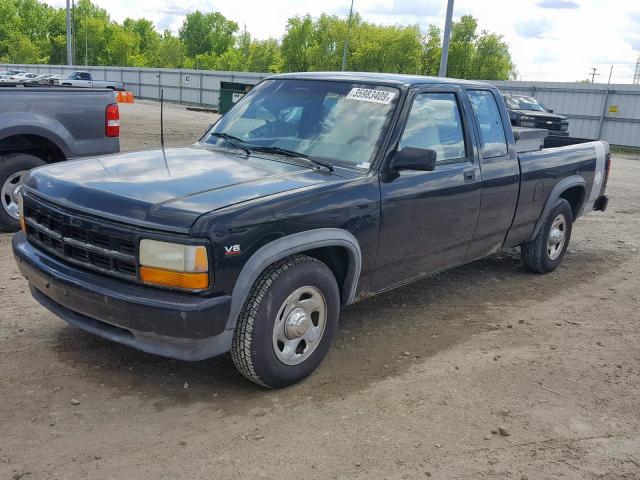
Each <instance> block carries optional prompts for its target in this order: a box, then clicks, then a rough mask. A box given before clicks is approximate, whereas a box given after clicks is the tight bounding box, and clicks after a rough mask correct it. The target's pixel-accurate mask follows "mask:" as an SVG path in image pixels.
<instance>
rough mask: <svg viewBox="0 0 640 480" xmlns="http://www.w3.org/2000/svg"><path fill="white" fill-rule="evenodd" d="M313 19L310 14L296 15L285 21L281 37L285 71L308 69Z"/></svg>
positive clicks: (304, 70) (303, 70)
mask: <svg viewBox="0 0 640 480" xmlns="http://www.w3.org/2000/svg"><path fill="white" fill-rule="evenodd" d="M312 35H313V19H312V18H311V15H305V16H304V17H300V16H296V17H292V18H290V19H289V20H288V21H287V27H286V32H285V34H284V37H283V38H282V46H281V52H282V61H283V69H284V71H286V72H306V71H307V70H309V58H308V49H309V47H310V46H311V44H312Z"/></svg>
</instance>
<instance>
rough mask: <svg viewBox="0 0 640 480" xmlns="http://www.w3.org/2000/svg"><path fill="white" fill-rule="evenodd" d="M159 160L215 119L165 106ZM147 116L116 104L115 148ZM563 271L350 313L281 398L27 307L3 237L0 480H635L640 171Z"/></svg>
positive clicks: (476, 279)
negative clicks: (167, 148) (164, 149)
mask: <svg viewBox="0 0 640 480" xmlns="http://www.w3.org/2000/svg"><path fill="white" fill-rule="evenodd" d="M165 113H166V117H165V121H166V123H165V127H166V130H165V132H167V144H168V145H172V144H188V143H190V142H191V141H193V140H195V139H196V138H197V137H198V134H199V133H200V132H201V131H202V130H203V129H204V127H205V126H206V124H207V123H209V122H210V121H211V120H212V119H213V118H214V116H213V115H211V114H196V113H192V112H186V111H185V110H184V109H183V108H181V107H175V106H170V107H168V108H167V110H166V112H165ZM157 119H158V108H157V106H155V105H154V104H151V103H143V102H139V103H137V104H135V105H133V106H129V105H123V107H122V126H123V129H122V130H123V136H122V146H123V150H131V149H140V148H152V147H154V146H156V145H157V143H158V134H157V131H158V129H157ZM638 160H639V159H637V158H633V157H625V158H623V157H616V158H615V159H614V167H613V174H612V177H611V179H610V186H609V190H608V193H609V195H610V196H611V203H610V205H609V211H608V212H607V213H606V214H600V213H594V214H590V215H589V216H587V217H586V218H583V219H581V220H580V221H579V222H578V223H577V224H576V226H575V229H574V232H573V238H572V242H571V246H570V251H569V254H568V255H567V257H566V258H565V261H564V263H563V264H562V265H561V267H560V268H558V270H556V271H555V272H553V273H551V274H548V275H544V276H542V275H533V274H530V273H528V272H526V271H525V270H524V269H523V268H522V266H521V265H520V262H519V258H518V255H517V252H506V253H501V254H499V255H495V256H493V257H491V258H488V259H485V260H481V261H478V262H475V263H473V264H470V265H467V266H464V267H460V268H456V269H454V270H451V271H449V272H446V273H443V274H440V275H437V276H435V277H432V278H429V279H426V280H423V281H420V282H418V283H415V284H413V285H410V286H407V287H404V288H400V289H397V290H395V291H392V292H389V293H386V294H383V295H380V296H378V297H375V298H373V299H370V300H366V301H364V302H361V303H359V304H357V305H354V306H352V307H350V308H348V309H346V311H345V312H344V313H343V315H342V319H341V328H340V330H339V332H338V335H337V338H336V340H335V344H334V346H333V348H332V350H331V352H330V354H329V356H328V358H327V359H326V361H325V362H324V363H323V364H322V366H321V367H320V369H319V370H318V372H316V373H315V374H314V375H312V376H311V377H310V378H309V379H308V380H307V381H305V382H303V383H301V384H299V385H296V386H294V387H291V388H288V389H285V390H280V391H265V390H262V389H260V388H258V387H256V386H255V385H253V384H251V383H249V382H247V381H245V380H244V379H243V378H242V377H241V376H239V375H238V374H237V373H236V372H235V370H234V367H233V364H232V362H231V359H230V357H229V356H223V357H220V358H214V359H211V360H208V361H203V362H197V363H185V362H178V361H172V360H167V359H163V358H160V357H156V356H153V355H148V354H145V353H141V352H137V351H135V350H132V349H129V348H127V347H124V346H120V345H117V344H114V343H110V342H108V341H106V340H102V339H100V338H97V337H94V336H92V335H89V334H86V333H84V332H82V331H80V330H77V329H75V328H72V327H70V326H67V325H66V324H65V323H64V322H62V321H61V320H59V319H57V318H56V317H55V316H53V315H52V314H50V313H47V311H45V310H44V309H43V308H41V307H40V306H38V305H37V304H36V302H35V301H33V300H32V299H31V297H30V295H29V293H28V289H27V283H26V281H25V280H24V279H23V278H22V277H20V276H19V274H18V271H17V268H16V266H15V263H14V261H13V258H12V255H11V253H10V240H11V236H10V235H1V236H0V279H1V280H0V291H1V293H0V295H1V296H2V309H1V310H0V426H1V430H0V432H1V435H0V478H3V479H4V478H7V479H10V478H13V479H20V478H25V479H28V480H31V479H65V480H66V479H122V478H128V479H147V478H153V479H200V478H202V479H212V478H222V479H226V478H242V479H245V478H246V479H253V478H256V479H258V478H276V477H278V478H291V479H303V478H304V479H307V478H309V479H311V478H317V479H342V478H349V479H420V478H427V477H431V478H440V479H487V478H488V479H518V480H521V479H526V478H528V479H558V478H563V479H639V478H640V433H638V432H639V431H640V407H639V403H638V398H639V397H640V333H639V331H638V324H639V321H640V308H639V300H640V289H639V286H640V275H639V272H640V255H639V254H638V248H639V247H640V222H638V217H639V215H640V207H639V205H640V192H639V191H638V185H639V184H640V161H638Z"/></svg>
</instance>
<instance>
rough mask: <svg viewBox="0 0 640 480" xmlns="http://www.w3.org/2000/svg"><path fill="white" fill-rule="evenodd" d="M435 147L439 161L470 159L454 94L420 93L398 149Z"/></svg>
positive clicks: (432, 148) (412, 108) (412, 106)
mask: <svg viewBox="0 0 640 480" xmlns="http://www.w3.org/2000/svg"><path fill="white" fill-rule="evenodd" d="M404 147H418V148H428V149H431V150H435V151H436V153H437V154H438V156H437V162H438V163H441V162H445V161H447V160H456V159H461V158H466V156H467V151H466V147H465V143H464V132H463V130H462V121H461V119H460V110H459V108H458V102H457V101H456V97H455V95H454V94H453V93H420V94H418V95H416V98H415V100H414V101H413V105H411V111H410V112H409V117H408V118H407V123H406V125H405V127H404V132H402V137H401V138H400V144H399V145H398V148H399V149H400V150H401V149H402V148H404Z"/></svg>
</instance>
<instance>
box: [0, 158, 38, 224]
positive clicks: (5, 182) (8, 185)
mask: <svg viewBox="0 0 640 480" xmlns="http://www.w3.org/2000/svg"><path fill="white" fill-rule="evenodd" d="M45 164H46V162H45V161H44V160H42V159H41V158H38V157H36V156H33V155H29V154H27V153H9V154H7V155H2V156H0V185H1V188H2V191H1V198H0V202H1V203H2V208H0V230H3V231H5V232H15V231H17V230H19V229H20V222H19V212H18V191H19V190H20V186H21V185H22V178H23V177H24V175H25V174H26V173H27V172H28V171H29V170H31V169H32V168H35V167H40V166H42V165H45Z"/></svg>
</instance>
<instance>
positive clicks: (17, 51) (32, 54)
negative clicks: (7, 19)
mask: <svg viewBox="0 0 640 480" xmlns="http://www.w3.org/2000/svg"><path fill="white" fill-rule="evenodd" d="M6 58H7V60H8V61H9V62H10V63H39V62H40V60H41V59H40V57H39V56H38V47H37V46H36V45H35V44H34V43H33V42H32V41H31V40H30V39H29V38H28V37H27V36H25V35H19V34H18V35H14V36H10V37H9V38H8V39H7V56H6Z"/></svg>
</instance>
